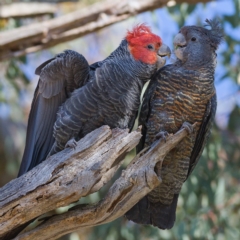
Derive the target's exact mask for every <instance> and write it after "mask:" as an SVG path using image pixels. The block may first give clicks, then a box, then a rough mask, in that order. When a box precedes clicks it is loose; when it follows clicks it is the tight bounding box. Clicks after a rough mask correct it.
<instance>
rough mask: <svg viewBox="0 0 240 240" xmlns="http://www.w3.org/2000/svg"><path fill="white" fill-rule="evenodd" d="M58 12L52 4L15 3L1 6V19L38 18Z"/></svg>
mask: <svg viewBox="0 0 240 240" xmlns="http://www.w3.org/2000/svg"><path fill="white" fill-rule="evenodd" d="M56 11H57V5H56V4H50V3H31V2H28V3H13V4H6V5H3V6H0V19H6V18H21V17H36V16H40V15H44V14H53V13H55V12H56Z"/></svg>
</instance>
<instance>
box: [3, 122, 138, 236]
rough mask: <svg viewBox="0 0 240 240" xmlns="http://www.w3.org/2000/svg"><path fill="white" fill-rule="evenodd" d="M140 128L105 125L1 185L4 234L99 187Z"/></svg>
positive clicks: (134, 140)
mask: <svg viewBox="0 0 240 240" xmlns="http://www.w3.org/2000/svg"><path fill="white" fill-rule="evenodd" d="M140 137H141V134H140V132H138V131H135V132H132V133H130V134H128V130H113V133H112V131H111V130H110V128H109V127H108V126H103V127H101V128H99V129H97V130H95V131H93V132H92V133H90V134H88V135H87V136H86V137H85V138H83V139H81V140H80V141H79V143H78V146H77V148H76V149H75V150H71V149H66V150H64V151H62V152H60V153H58V154H56V155H54V156H52V157H51V158H49V159H48V161H44V162H43V163H42V164H40V165H38V166H37V167H35V168H34V169H33V170H31V171H29V172H28V173H26V174H25V175H23V176H22V177H20V178H17V179H14V180H12V181H11V182H9V183H8V184H7V185H5V186H4V187H3V188H1V189H0V238H1V237H3V236H4V235H5V234H6V233H7V232H9V231H10V230H11V229H14V228H16V227H18V226H20V225H22V224H24V223H26V222H28V221H29V220H31V219H34V218H36V217H38V216H39V215H41V214H43V213H46V212H48V211H50V210H53V209H55V208H58V207H61V206H66V205H68V204H70V203H72V202H74V201H77V200H78V199H79V198H81V197H83V196H86V195H88V194H90V193H93V192H95V191H98V190H99V189H100V188H101V187H102V186H103V185H104V184H105V183H106V182H107V181H108V180H109V178H111V177H112V175H113V174H114V172H115V171H116V170H117V168H118V165H119V162H120V161H121V160H122V159H123V158H124V156H125V154H126V152H128V151H130V150H131V149H132V148H134V147H135V146H136V145H137V143H138V142H139V140H140Z"/></svg>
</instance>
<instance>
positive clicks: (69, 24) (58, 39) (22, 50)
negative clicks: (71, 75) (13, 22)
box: [0, 0, 210, 60]
mask: <svg viewBox="0 0 240 240" xmlns="http://www.w3.org/2000/svg"><path fill="white" fill-rule="evenodd" d="M207 1H210V0H185V2H191V3H197V2H207ZM175 2H176V3H178V2H183V1H182V0H176V1H172V0H171V1H170V0H147V1H146V0H114V1H113V0H107V1H102V2H99V3H95V4H93V5H92V6H89V7H86V8H84V9H80V10H77V11H75V12H72V13H69V14H66V15H64V16H60V17H57V18H54V19H51V20H47V21H44V22H41V23H34V24H31V25H29V26H23V27H20V28H17V29H13V30H9V31H6V32H2V33H0V60H4V59H8V58H11V57H16V56H22V55H25V54H27V53H31V52H36V51H39V50H42V49H45V48H49V47H52V46H55V45H56V44H59V43H63V42H66V41H69V40H73V39H76V38H78V37H81V36H83V35H86V34H88V33H91V32H94V31H97V30H99V29H102V28H104V27H106V26H109V25H112V24H114V23H117V22H119V21H123V20H125V19H127V18H129V17H130V16H133V15H136V14H138V13H142V12H145V11H149V10H153V9H156V8H160V7H163V6H165V5H167V4H168V3H170V4H175Z"/></svg>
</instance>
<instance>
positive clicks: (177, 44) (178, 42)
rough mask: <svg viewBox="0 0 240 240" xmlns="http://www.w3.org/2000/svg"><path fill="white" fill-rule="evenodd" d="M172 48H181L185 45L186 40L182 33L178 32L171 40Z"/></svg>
mask: <svg viewBox="0 0 240 240" xmlns="http://www.w3.org/2000/svg"><path fill="white" fill-rule="evenodd" d="M173 44H174V48H175V49H177V48H183V47H186V45H187V41H186V39H185V37H184V36H183V34H182V33H178V34H177V35H176V36H175V38H174V40H173Z"/></svg>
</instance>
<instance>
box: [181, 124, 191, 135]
mask: <svg viewBox="0 0 240 240" xmlns="http://www.w3.org/2000/svg"><path fill="white" fill-rule="evenodd" d="M182 128H184V129H186V130H187V132H188V133H189V134H192V133H193V130H194V128H193V126H192V124H191V123H189V122H184V123H183V125H182V127H181V129H182Z"/></svg>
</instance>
